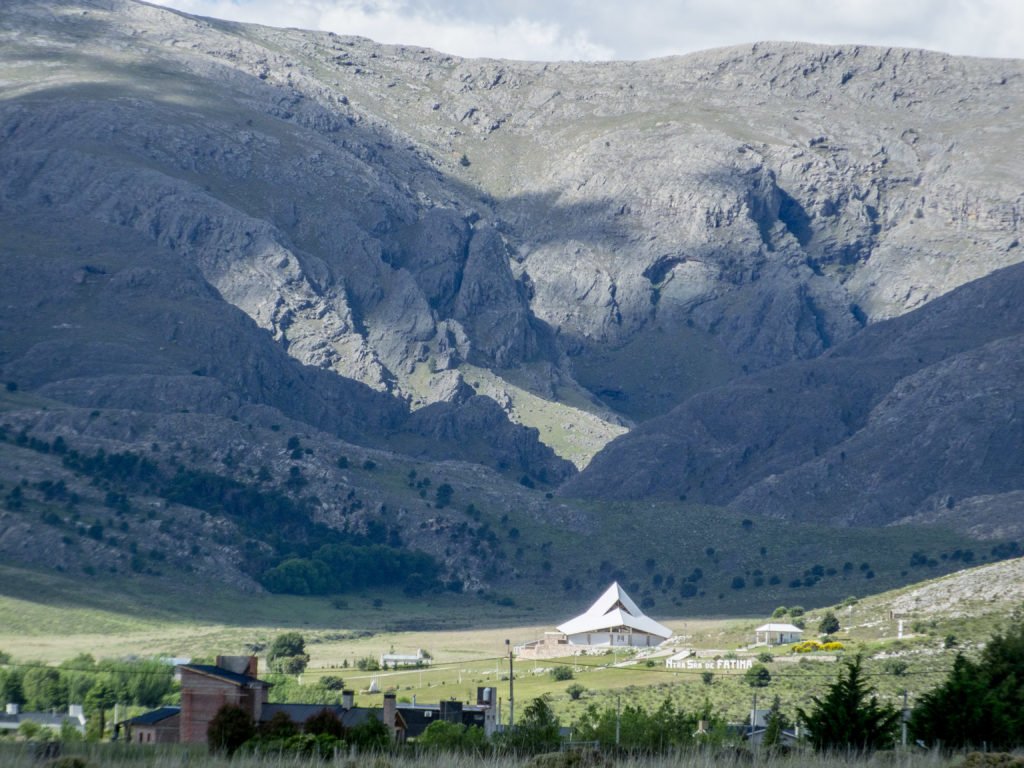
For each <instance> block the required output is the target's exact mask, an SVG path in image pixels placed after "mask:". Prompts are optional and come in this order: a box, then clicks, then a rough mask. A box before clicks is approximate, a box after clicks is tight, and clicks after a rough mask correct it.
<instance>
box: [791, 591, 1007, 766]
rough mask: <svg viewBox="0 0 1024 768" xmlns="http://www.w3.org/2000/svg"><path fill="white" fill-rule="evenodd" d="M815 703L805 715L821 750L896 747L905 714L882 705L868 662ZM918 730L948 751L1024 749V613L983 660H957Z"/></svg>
mask: <svg viewBox="0 0 1024 768" xmlns="http://www.w3.org/2000/svg"><path fill="white" fill-rule="evenodd" d="M812 702H813V705H814V706H813V707H812V708H811V709H810V711H804V710H803V709H798V710H797V711H798V713H799V716H800V719H801V721H802V722H803V723H804V725H805V726H806V727H807V729H808V732H809V734H810V740H811V743H812V744H813V745H814V747H815V748H816V749H819V750H822V751H832V750H843V751H859V752H865V751H871V750H875V749H884V748H888V747H891V746H892V745H893V744H894V743H895V741H896V737H897V733H898V731H899V728H900V723H901V713H900V712H899V710H897V709H896V708H895V707H892V706H887V705H883V704H881V703H879V701H878V697H877V696H876V695H875V693H874V691H873V690H872V689H871V687H870V686H869V685H868V684H867V683H866V682H865V680H864V675H863V671H862V669H861V660H860V658H857V659H855V660H854V661H852V662H848V663H847V665H846V671H845V673H844V674H840V675H839V679H838V680H837V681H836V682H835V683H834V684H833V685H831V686H830V687H829V688H828V691H827V692H826V694H825V695H824V696H822V697H813V698H812ZM910 731H911V733H912V734H913V737H914V738H915V739H916V740H919V741H921V742H923V743H925V744H927V745H929V746H931V747H941V748H945V749H965V748H986V749H1005V750H1011V749H1016V748H1019V747H1021V746H1024V607H1022V608H1021V609H1018V610H1017V611H1015V612H1014V614H1013V617H1012V620H1011V622H1010V626H1009V628H1008V629H1006V630H1005V631H1002V632H999V633H997V634H996V635H995V636H994V637H992V639H991V640H990V641H989V642H988V643H987V644H986V645H985V648H984V650H983V651H982V653H981V654H980V656H979V657H978V659H977V660H971V659H969V658H967V657H966V656H964V655H963V654H958V655H957V658H956V660H955V662H954V663H953V669H952V670H951V671H950V672H949V674H948V676H947V678H946V680H945V682H943V683H942V684H940V685H939V686H938V687H936V688H935V689H933V690H932V691H930V692H928V693H926V694H925V695H924V696H923V697H922V698H921V700H920V702H919V703H918V705H917V707H915V709H914V711H913V713H912V715H911V719H910Z"/></svg>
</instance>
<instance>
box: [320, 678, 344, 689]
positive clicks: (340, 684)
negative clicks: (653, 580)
mask: <svg viewBox="0 0 1024 768" xmlns="http://www.w3.org/2000/svg"><path fill="white" fill-rule="evenodd" d="M320 687H321V688H326V689H327V690H329V691H341V690H344V688H345V681H344V679H342V678H340V677H338V676H337V675H324V676H323V677H321V678H320Z"/></svg>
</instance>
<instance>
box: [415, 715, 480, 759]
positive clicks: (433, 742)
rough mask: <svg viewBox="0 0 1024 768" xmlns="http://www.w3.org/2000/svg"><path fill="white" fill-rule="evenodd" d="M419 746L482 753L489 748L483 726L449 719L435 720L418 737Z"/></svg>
mask: <svg viewBox="0 0 1024 768" xmlns="http://www.w3.org/2000/svg"><path fill="white" fill-rule="evenodd" d="M416 744H417V746H420V747H423V748H425V749H434V750H438V751H444V752H472V753H476V754H481V753H483V752H484V751H485V750H486V749H487V737H486V736H485V735H484V731H483V729H482V728H480V727H478V726H475V725H474V726H470V727H469V728H467V727H466V726H464V725H462V724H461V723H452V722H448V721H447V720H435V721H434V722H432V723H431V724H430V725H428V726H427V729H426V730H425V731H424V732H423V733H422V734H421V735H420V736H419V737H418V738H417V739H416Z"/></svg>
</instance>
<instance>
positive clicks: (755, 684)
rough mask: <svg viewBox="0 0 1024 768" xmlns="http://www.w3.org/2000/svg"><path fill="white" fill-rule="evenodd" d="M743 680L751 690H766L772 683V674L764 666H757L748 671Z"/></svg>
mask: <svg viewBox="0 0 1024 768" xmlns="http://www.w3.org/2000/svg"><path fill="white" fill-rule="evenodd" d="M743 679H744V681H746V683H747V685H749V686H750V687H751V688H766V687H767V686H768V684H769V683H771V681H772V673H771V672H769V671H768V667H766V666H765V665H764V664H755V665H754V666H752V667H751V668H750V669H748V670H747V671H746V673H745V674H744V675H743Z"/></svg>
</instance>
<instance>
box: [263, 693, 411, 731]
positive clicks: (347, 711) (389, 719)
mask: <svg viewBox="0 0 1024 768" xmlns="http://www.w3.org/2000/svg"><path fill="white" fill-rule="evenodd" d="M353 698H354V694H353V692H352V691H344V692H342V703H341V704H337V705H331V704H267V705H266V706H264V708H263V712H262V714H261V717H260V721H259V722H269V721H270V719H271V718H272V717H273V716H274V715H276V714H278V713H279V712H281V713H284V714H286V715H287V716H288V719H289V720H291V721H292V722H293V723H295V724H296V725H298V726H301V725H302V724H303V723H305V722H306V721H307V720H309V718H311V717H313V715H316V714H319V713H320V712H322V711H324V710H325V709H326V710H330V711H331V712H333V713H334V714H335V715H337V717H338V720H340V721H341V724H342V725H343V726H344V727H345V728H353V727H355V726H357V725H360V724H361V723H365V722H366V721H367V720H371V719H373V720H380V721H381V722H383V723H384V725H386V726H387V727H388V730H389V731H390V732H391V738H392V739H393V740H395V741H404V740H405V738H406V730H407V726H406V722H405V718H404V717H403V716H402V713H400V712H399V711H398V702H397V699H396V697H395V694H393V693H385V694H384V702H383V706H381V707H356V706H354V705H353Z"/></svg>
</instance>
